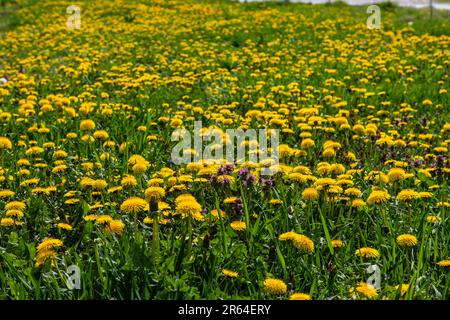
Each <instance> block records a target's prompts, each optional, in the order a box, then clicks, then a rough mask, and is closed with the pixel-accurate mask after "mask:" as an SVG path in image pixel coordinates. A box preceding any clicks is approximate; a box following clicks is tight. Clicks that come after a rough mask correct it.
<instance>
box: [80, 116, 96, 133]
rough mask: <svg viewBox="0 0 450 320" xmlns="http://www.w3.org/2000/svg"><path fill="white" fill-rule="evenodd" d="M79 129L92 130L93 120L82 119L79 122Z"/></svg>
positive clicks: (93, 126) (93, 127)
mask: <svg viewBox="0 0 450 320" xmlns="http://www.w3.org/2000/svg"><path fill="white" fill-rule="evenodd" d="M80 129H81V130H83V131H88V130H94V129H95V122H94V121H92V120H90V119H87V120H83V121H81V122H80Z"/></svg>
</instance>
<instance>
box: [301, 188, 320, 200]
mask: <svg viewBox="0 0 450 320" xmlns="http://www.w3.org/2000/svg"><path fill="white" fill-rule="evenodd" d="M302 198H303V199H305V200H311V201H313V200H317V198H319V192H318V191H317V189H316V188H306V189H305V190H303V192H302Z"/></svg>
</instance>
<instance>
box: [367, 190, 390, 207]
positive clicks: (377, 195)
mask: <svg viewBox="0 0 450 320" xmlns="http://www.w3.org/2000/svg"><path fill="white" fill-rule="evenodd" d="M389 198H390V196H389V193H387V191H384V190H373V191H372V193H371V194H370V195H369V198H367V203H368V204H371V205H372V204H382V203H385V202H387V201H388V199H389Z"/></svg>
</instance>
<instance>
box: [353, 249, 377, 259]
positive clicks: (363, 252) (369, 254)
mask: <svg viewBox="0 0 450 320" xmlns="http://www.w3.org/2000/svg"><path fill="white" fill-rule="evenodd" d="M355 255H357V256H359V257H363V258H378V257H379V256H380V252H379V251H378V250H377V249H374V248H370V247H363V248H359V249H357V250H356V251H355Z"/></svg>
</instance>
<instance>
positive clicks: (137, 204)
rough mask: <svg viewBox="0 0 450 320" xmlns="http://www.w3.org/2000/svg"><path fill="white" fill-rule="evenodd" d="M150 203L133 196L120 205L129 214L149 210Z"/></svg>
mask: <svg viewBox="0 0 450 320" xmlns="http://www.w3.org/2000/svg"><path fill="white" fill-rule="evenodd" d="M148 207H149V206H148V203H147V201H145V200H144V199H142V198H139V197H131V198H129V199H127V200H125V201H124V202H123V203H122V204H121V205H120V210H122V211H123V212H126V213H128V214H136V213H139V212H143V211H147V210H148Z"/></svg>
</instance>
